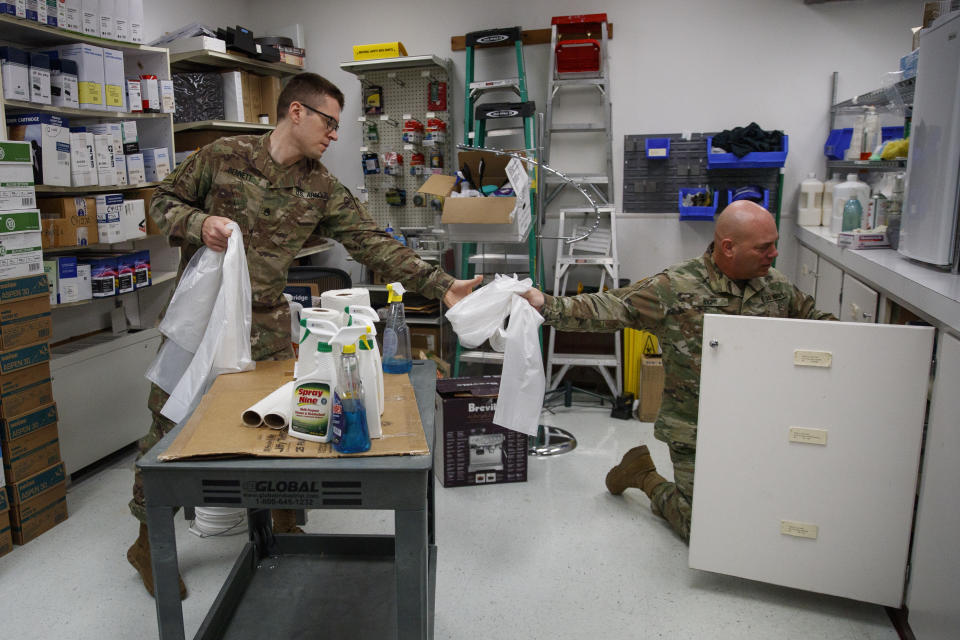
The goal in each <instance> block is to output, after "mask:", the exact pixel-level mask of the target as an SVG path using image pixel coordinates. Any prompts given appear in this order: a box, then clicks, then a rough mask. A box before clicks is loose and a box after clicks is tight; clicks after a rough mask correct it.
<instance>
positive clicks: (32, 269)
mask: <svg viewBox="0 0 960 640" xmlns="http://www.w3.org/2000/svg"><path fill="white" fill-rule="evenodd" d="M0 229H2V230H3V231H0V280H6V279H9V278H20V277H23V276H30V275H39V274H42V273H43V247H42V245H43V242H42V240H41V237H40V236H41V233H40V232H41V227H40V211H39V210H38V209H31V210H27V211H23V210H21V211H3V212H0Z"/></svg>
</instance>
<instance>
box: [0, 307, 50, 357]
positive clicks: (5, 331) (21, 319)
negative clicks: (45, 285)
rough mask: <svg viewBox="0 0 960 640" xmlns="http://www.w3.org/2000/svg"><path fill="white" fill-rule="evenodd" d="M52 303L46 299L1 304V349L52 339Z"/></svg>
mask: <svg viewBox="0 0 960 640" xmlns="http://www.w3.org/2000/svg"><path fill="white" fill-rule="evenodd" d="M52 329H53V326H52V323H51V320H50V301H49V299H47V298H44V297H38V298H29V299H26V300H17V301H16V302H9V303H6V304H0V349H12V348H14V347H21V346H26V345H28V344H34V343H36V342H43V341H46V340H49V339H50V333H51V331H52Z"/></svg>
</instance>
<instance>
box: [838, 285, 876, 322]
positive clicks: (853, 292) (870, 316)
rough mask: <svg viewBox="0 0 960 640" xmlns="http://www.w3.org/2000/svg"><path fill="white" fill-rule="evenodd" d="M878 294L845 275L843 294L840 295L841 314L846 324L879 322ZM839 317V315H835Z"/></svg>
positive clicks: (840, 316)
mask: <svg viewBox="0 0 960 640" xmlns="http://www.w3.org/2000/svg"><path fill="white" fill-rule="evenodd" d="M877 297H878V296H877V292H876V291H874V290H873V289H871V288H870V287H868V286H867V285H865V284H863V283H862V282H860V281H859V280H857V279H856V278H854V277H853V276H851V275H850V274H849V273H845V274H843V292H842V293H841V294H840V314H839V315H838V317H839V318H840V319H841V320H843V321H844V322H873V323H875V322H876V321H877ZM834 315H837V314H834Z"/></svg>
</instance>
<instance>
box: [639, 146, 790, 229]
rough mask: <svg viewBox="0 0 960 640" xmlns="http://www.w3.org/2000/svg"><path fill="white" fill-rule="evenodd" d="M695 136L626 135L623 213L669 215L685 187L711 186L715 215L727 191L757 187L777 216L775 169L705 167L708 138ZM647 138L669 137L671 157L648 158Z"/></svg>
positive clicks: (675, 207) (724, 199)
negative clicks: (764, 193)
mask: <svg viewBox="0 0 960 640" xmlns="http://www.w3.org/2000/svg"><path fill="white" fill-rule="evenodd" d="M713 135H716V134H715V133H694V134H692V135H691V136H690V139H689V140H684V139H683V136H682V135H681V134H679V133H656V134H654V133H651V134H645V135H630V136H624V139H623V211H624V213H669V212H671V211H677V195H678V193H679V192H680V189H681V188H685V187H710V188H711V189H713V190H715V191H716V192H717V202H718V205H719V206H718V207H717V211H718V212H719V211H721V210H722V209H723V207H725V206H726V205H727V190H728V189H729V190H731V191H732V190H735V189H738V188H739V187H743V186H746V185H757V186H759V187H761V188H763V189H767V190H769V205H768V208H769V210H770V212H771V213H774V214H776V213H777V212H776V208H777V199H778V196H779V194H778V189H779V186H778V184H779V176H780V169H779V168H771V169H710V170H708V169H707V140H706V138H707V136H713ZM647 138H670V156H669V157H668V158H666V159H656V158H647V154H646V144H645V141H646V140H647Z"/></svg>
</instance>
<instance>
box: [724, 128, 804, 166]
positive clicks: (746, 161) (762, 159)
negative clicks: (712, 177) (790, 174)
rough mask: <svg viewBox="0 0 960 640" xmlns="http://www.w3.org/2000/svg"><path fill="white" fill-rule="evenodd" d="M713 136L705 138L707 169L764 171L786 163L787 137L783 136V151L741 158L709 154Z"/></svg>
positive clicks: (750, 154)
mask: <svg viewBox="0 0 960 640" xmlns="http://www.w3.org/2000/svg"><path fill="white" fill-rule="evenodd" d="M712 148H713V136H707V169H766V168H775V167H782V166H783V165H784V164H786V162H787V151H788V150H789V148H790V147H789V144H788V136H786V135H785V136H783V151H751V152H750V153H748V154H747V155H745V156H743V157H742V158H738V157H737V156H735V155H733V154H732V153H710V150H711V149H712Z"/></svg>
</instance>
